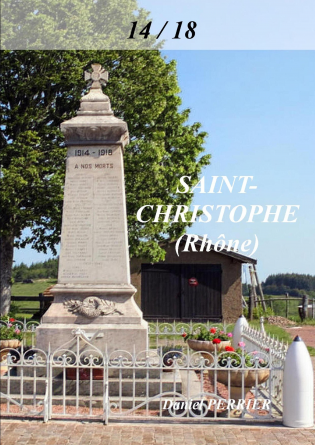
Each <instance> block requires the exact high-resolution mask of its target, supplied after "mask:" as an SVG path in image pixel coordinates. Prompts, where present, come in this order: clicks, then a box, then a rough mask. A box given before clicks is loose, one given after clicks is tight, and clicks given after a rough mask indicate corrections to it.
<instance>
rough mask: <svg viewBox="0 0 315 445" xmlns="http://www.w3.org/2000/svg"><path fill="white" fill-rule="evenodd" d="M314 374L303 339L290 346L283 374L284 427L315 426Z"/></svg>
mask: <svg viewBox="0 0 315 445" xmlns="http://www.w3.org/2000/svg"><path fill="white" fill-rule="evenodd" d="M313 380H314V373H313V366H312V361H311V357H310V355H309V353H308V350H307V348H306V346H305V343H304V342H303V340H302V339H301V337H299V336H296V337H295V339H294V340H293V342H292V344H291V345H290V346H289V349H288V352H287V355H286V358H285V362H284V372H283V425H284V426H291V427H293V428H306V427H312V426H313V425H314V401H313V391H314V382H313Z"/></svg>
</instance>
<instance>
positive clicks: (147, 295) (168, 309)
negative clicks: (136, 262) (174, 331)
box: [141, 264, 181, 319]
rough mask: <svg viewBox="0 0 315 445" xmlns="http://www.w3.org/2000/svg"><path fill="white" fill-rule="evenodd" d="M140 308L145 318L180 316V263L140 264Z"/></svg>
mask: <svg viewBox="0 0 315 445" xmlns="http://www.w3.org/2000/svg"><path fill="white" fill-rule="evenodd" d="M141 309H142V311H143V315H144V317H145V318H148V319H150V318H160V319H163V318H172V319H174V318H178V319H180V318H181V302H180V265H176V264H153V265H152V264H142V266H141Z"/></svg>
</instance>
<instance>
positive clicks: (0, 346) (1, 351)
mask: <svg viewBox="0 0 315 445" xmlns="http://www.w3.org/2000/svg"><path fill="white" fill-rule="evenodd" d="M20 346H21V342H20V340H17V339H16V338H12V339H10V340H0V362H3V361H5V360H6V357H7V355H8V352H10V351H8V349H16V348H19V347H20Z"/></svg>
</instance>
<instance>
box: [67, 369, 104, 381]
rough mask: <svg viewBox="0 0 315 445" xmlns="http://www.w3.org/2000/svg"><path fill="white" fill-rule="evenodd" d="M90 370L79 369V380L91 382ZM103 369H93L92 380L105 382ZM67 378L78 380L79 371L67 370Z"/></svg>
mask: <svg viewBox="0 0 315 445" xmlns="http://www.w3.org/2000/svg"><path fill="white" fill-rule="evenodd" d="M90 369H91V368H79V380H90ZM103 375H104V372H103V369H102V368H92V379H93V380H103ZM66 378H67V379H68V380H76V379H77V369H76V368H67V369H66Z"/></svg>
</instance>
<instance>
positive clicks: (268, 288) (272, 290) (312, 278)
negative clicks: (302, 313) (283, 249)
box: [262, 273, 315, 297]
mask: <svg viewBox="0 0 315 445" xmlns="http://www.w3.org/2000/svg"><path fill="white" fill-rule="evenodd" d="M262 286H263V291H264V292H265V293H266V294H271V295H282V294H286V293H289V295H290V296H297V297H298V296H301V295H303V294H304V293H309V291H315V275H306V274H297V273H285V274H274V275H269V276H268V277H267V279H266V281H265V282H264V283H262Z"/></svg>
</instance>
